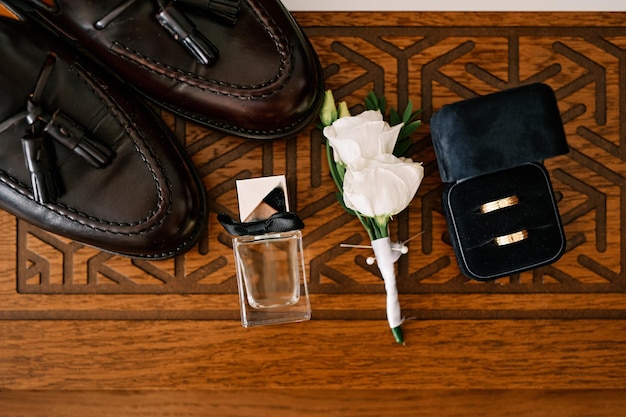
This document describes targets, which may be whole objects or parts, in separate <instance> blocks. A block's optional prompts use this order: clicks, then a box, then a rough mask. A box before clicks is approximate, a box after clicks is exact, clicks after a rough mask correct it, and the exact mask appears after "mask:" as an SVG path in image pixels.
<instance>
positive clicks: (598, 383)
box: [0, 12, 626, 417]
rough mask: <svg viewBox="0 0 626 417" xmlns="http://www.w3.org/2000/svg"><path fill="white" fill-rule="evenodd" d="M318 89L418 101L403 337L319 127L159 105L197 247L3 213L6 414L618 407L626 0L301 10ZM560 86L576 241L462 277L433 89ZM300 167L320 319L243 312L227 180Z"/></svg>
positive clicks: (556, 178) (400, 221)
mask: <svg viewBox="0 0 626 417" xmlns="http://www.w3.org/2000/svg"><path fill="white" fill-rule="evenodd" d="M295 17H296V19H297V21H298V22H299V23H300V24H301V25H302V26H303V28H304V30H305V33H306V34H307V35H308V37H309V39H310V40H311V42H312V44H313V46H314V47H315V49H316V51H317V53H318V55H319V57H320V61H321V62H322V66H323V68H324V74H325V77H326V80H327V86H328V88H331V89H333V91H335V95H336V97H337V98H338V99H343V100H346V101H348V104H349V105H350V106H351V107H352V108H353V109H355V110H358V109H359V105H360V103H362V100H363V97H364V96H365V94H367V92H368V91H370V90H374V91H376V92H378V93H380V94H385V96H386V97H388V99H389V101H390V103H392V105H394V106H396V107H401V106H403V105H405V104H406V103H407V101H408V100H412V101H413V103H414V105H415V107H418V108H422V109H423V110H424V112H423V121H424V126H423V127H422V128H420V130H418V132H416V135H415V138H414V144H413V145H412V147H411V149H410V150H409V156H410V157H412V158H414V159H416V160H420V161H423V162H424V166H425V169H426V178H425V180H424V182H423V184H422V186H421V187H420V190H419V191H418V195H417V197H416V199H415V202H414V203H412V205H411V207H410V208H409V210H407V212H405V213H403V214H401V215H399V216H397V218H396V219H395V220H394V225H393V228H392V232H393V234H394V236H395V237H397V238H398V239H399V240H402V239H406V238H408V237H410V236H412V235H413V234H415V233H417V232H420V231H422V230H423V231H425V233H424V235H423V236H421V237H420V239H417V240H416V241H413V242H411V244H410V252H409V254H408V255H407V256H406V257H405V258H403V260H401V261H400V263H399V264H398V281H399V283H398V285H399V289H400V293H401V294H400V298H401V304H402V307H403V313H404V314H405V315H406V317H407V321H406V322H405V324H404V329H405V335H406V339H407V345H406V346H401V345H397V344H395V343H394V342H393V338H392V337H391V334H390V332H389V329H388V328H387V327H386V322H385V319H384V318H385V315H384V314H385V313H384V307H383V303H384V290H383V289H382V285H381V283H380V280H379V277H378V275H377V274H376V271H375V269H372V268H369V267H368V266H367V265H366V263H365V257H366V256H368V253H367V252H365V253H363V252H358V251H355V250H343V249H339V246H338V244H339V243H341V242H351V243H360V242H363V241H364V239H365V237H364V236H363V230H362V228H361V227H360V225H359V224H358V223H357V222H355V221H354V220H353V219H352V218H350V216H348V215H346V214H344V213H343V212H342V210H341V208H340V207H338V205H337V203H336V202H335V200H334V196H333V192H334V190H333V185H332V182H331V181H330V180H329V179H328V177H327V167H326V166H325V164H324V161H323V158H321V157H320V155H321V151H322V150H323V147H322V145H321V138H320V136H319V132H318V131H317V129H316V128H314V127H313V126H312V127H311V128H310V129H306V130H305V131H303V132H301V133H300V134H299V135H298V136H297V137H294V138H289V139H286V140H281V141H274V142H257V141H249V140H245V139H241V138H236V137H230V136H227V135H224V134H221V133H219V132H213V131H210V130H208V129H205V128H201V127H199V126H196V125H194V124H193V123H189V122H185V121H183V120H180V119H177V118H173V117H171V116H170V115H167V114H164V115H163V117H164V119H165V120H166V122H167V123H168V124H169V125H170V126H171V127H172V129H173V130H174V132H175V133H176V135H177V136H178V138H180V140H182V141H183V143H184V144H185V145H186V147H187V149H188V151H189V153H190V155H191V156H192V158H193V160H194V162H195V163H196V166H197V168H198V171H199V173H200V174H201V176H202V177H203V179H204V181H205V185H206V187H207V192H208V194H209V197H210V202H211V204H212V206H211V223H210V225H209V229H208V232H207V236H206V239H205V240H203V242H201V243H200V245H199V247H198V248H194V249H193V250H192V251H191V252H190V253H189V254H186V255H184V256H181V257H178V258H176V259H174V260H168V261H160V262H141V261H131V260H127V259H123V258H120V257H114V256H111V255H108V254H104V253H100V252H99V251H97V250H95V249H92V248H87V247H84V246H82V245H80V244H77V243H76V242H71V241H67V240H66V239H64V238H61V237H58V236H53V235H50V234H48V233H46V232H43V231H41V230H38V229H36V228H33V227H32V226H30V225H28V224H26V223H24V222H21V221H18V220H16V219H15V218H14V217H12V216H10V215H8V214H7V213H0V231H1V232H2V233H1V234H0V236H1V238H0V416H8V417H9V416H10V417H12V416H67V417H73V416H93V417H99V416H113V415H115V416H130V417H134V416H166V415H168V416H174V415H175V416H200V415H215V416H253V415H254V416H259V415H263V416H264V415H267V416H275V417H282V416H294V415H299V414H300V415H307V416H335V415H337V416H339V415H341V416H360V417H362V416H409V415H410V416H427V415H428V416H475V415H484V416H500V415H507V416H512V417H513V416H537V417H544V416H555V417H556V416H590V417H591V416H599V417H603V416H618V415H622V414H623V410H625V409H626V274H625V266H626V265H625V262H626V244H625V242H626V240H625V239H624V236H625V233H626V228H625V227H624V222H625V221H626V210H625V207H624V204H623V199H624V194H623V193H624V190H625V186H626V164H625V161H626V150H625V145H624V144H623V138H624V137H625V136H624V135H625V134H626V88H624V83H625V82H626V14H624V13H417V12H415V13H304V12H302V13H297V14H295ZM531 81H539V82H546V83H548V84H549V85H551V86H552V87H553V88H554V89H555V92H556V93H557V97H558V99H559V107H560V110H561V114H562V118H563V121H564V125H565V129H566V133H567V135H568V142H569V144H570V148H571V152H570V153H569V154H568V155H565V156H562V157H558V158H554V159H551V160H548V161H546V166H547V168H548V169H549V171H550V174H551V178H552V181H553V185H554V188H555V192H556V194H557V196H558V200H559V210H560V212H561V216H562V219H563V223H564V228H565V232H566V237H567V240H568V247H567V251H566V254H565V255H564V256H563V258H561V259H560V260H559V261H558V262H556V263H555V264H554V265H551V266H547V267H543V268H540V269H538V270H534V271H529V272H526V273H523V274H518V275H515V276H511V277H506V278H502V279H499V280H496V281H494V282H490V283H477V282H473V281H470V280H468V279H466V278H464V277H463V276H462V275H461V274H460V272H459V270H458V267H457V266H456V261H455V258H454V254H453V251H452V249H451V247H450V245H449V243H447V241H446V226H445V220H444V218H443V215H442V213H441V206H440V201H439V200H438V199H439V198H440V196H441V190H442V186H443V185H442V184H441V179H440V178H439V173H438V170H437V165H436V162H435V157H434V153H433V150H432V144H431V142H430V137H429V131H428V120H429V118H430V116H431V115H432V114H433V112H435V111H437V109H438V108H440V107H441V106H442V105H443V104H446V103H449V102H452V101H456V100H459V99H463V98H469V97H473V96H476V95H482V94H487V93H489V92H493V91H498V90H501V89H504V88H507V87H512V86H515V85H520V84H523V83H526V82H531ZM283 173H286V174H287V176H288V186H289V191H290V195H291V196H292V197H293V199H294V202H293V205H295V207H296V208H297V210H298V212H299V213H301V214H302V216H303V218H304V219H305V223H306V228H305V231H304V232H305V234H304V241H305V257H306V259H307V268H308V271H307V274H308V279H309V286H310V290H311V304H312V308H313V319H312V320H311V321H309V322H303V323H297V324H286V325H278V326H267V327H260V328H253V329H244V328H242V327H241V323H240V321H239V308H238V300H237V297H238V296H237V288H236V283H235V281H234V269H233V266H232V252H231V248H230V241H229V238H228V236H226V235H225V234H224V233H223V232H222V231H221V230H220V227H219V225H218V224H217V222H216V220H215V216H216V214H217V213H219V212H221V211H225V212H229V213H233V214H234V213H236V207H237V206H236V199H235V197H234V183H233V182H234V179H236V178H245V177H251V176H259V175H271V174H283Z"/></svg>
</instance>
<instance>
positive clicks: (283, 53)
mask: <svg viewBox="0 0 626 417" xmlns="http://www.w3.org/2000/svg"><path fill="white" fill-rule="evenodd" d="M252 3H253V2H252V1H250V4H252ZM254 5H255V7H252V8H251V10H252V11H253V13H254V18H255V19H256V21H257V22H258V23H259V24H260V25H261V27H263V28H264V30H265V32H266V33H267V34H268V36H269V37H270V39H272V41H273V43H274V47H275V48H276V52H277V53H278V55H279V56H280V64H279V67H278V71H277V72H276V74H275V75H274V77H272V78H271V79H269V80H267V81H265V82H262V83H258V84H249V85H245V84H233V83H227V82H224V81H220V80H215V79H210V78H205V77H201V76H199V75H198V74H194V73H190V72H187V71H183V70H181V69H179V68H175V67H172V66H171V65H167V64H165V63H163V62H160V61H157V60H155V59H153V58H151V57H148V56H145V55H143V54H142V53H141V52H139V51H136V50H134V49H132V48H129V47H128V46H126V45H123V44H122V43H120V42H118V41H113V45H112V47H111V49H110V51H111V52H112V53H114V54H115V55H116V56H118V57H119V58H122V59H124V60H126V61H128V62H130V63H132V64H134V65H138V66H140V67H141V68H143V69H144V70H147V71H149V72H151V73H153V74H156V75H158V76H161V77H165V78H169V79H172V80H175V81H177V82H180V83H183V84H186V85H188V86H190V87H193V88H197V89H200V90H203V91H210V92H212V93H214V94H217V95H222V96H226V97H232V98H237V99H246V100H262V99H266V98H268V97H272V96H274V95H276V94H277V93H278V92H280V91H281V90H282V89H284V88H285V86H286V85H287V84H288V80H290V79H291V77H292V75H293V72H294V63H293V60H288V58H287V57H289V56H291V55H292V54H291V53H290V52H291V45H290V43H289V42H288V41H287V40H286V37H285V34H284V32H283V30H282V28H280V27H279V26H278V25H277V24H276V22H275V20H274V19H273V18H272V16H271V15H270V14H269V13H268V12H267V9H266V8H265V7H264V6H263V5H261V4H257V3H256V2H255V4H254ZM257 8H258V10H257ZM261 14H263V16H261ZM264 20H265V21H267V22H269V24H265V22H264ZM275 31H276V32H277V33H274V32H275ZM120 51H126V52H128V53H127V54H124V53H121V52H120ZM129 55H134V56H137V57H139V58H140V59H139V60H137V59H133V58H132V56H129ZM141 60H143V61H146V62H150V63H152V64H154V65H155V66H158V67H161V68H163V69H164V70H167V71H168V72H171V73H173V74H179V76H178V77H177V76H174V75H170V74H168V73H167V72H165V71H157V70H155V69H154V68H151V67H149V66H147V65H145V64H143V63H141ZM288 61H289V62H288ZM285 69H287V71H286V72H285ZM281 79H282V80H283V81H282V82H280V81H281ZM278 82H280V84H278V85H277V86H276V88H274V89H273V90H272V91H271V92H267V93H260V94H245V93H235V92H228V91H222V90H220V89H219V88H218V87H223V88H230V89H239V90H243V91H250V90H256V89H263V88H267V87H271V86H272V85H274V84H277V83H278Z"/></svg>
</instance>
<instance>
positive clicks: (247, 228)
mask: <svg viewBox="0 0 626 417" xmlns="http://www.w3.org/2000/svg"><path fill="white" fill-rule="evenodd" d="M217 220H218V221H219V222H220V223H221V224H222V226H224V229H226V231H227V232H228V233H230V234H231V235H233V236H258V235H263V234H265V233H280V232H290V231H292V230H300V229H303V228H304V222H302V220H301V219H300V217H298V215H297V214H296V213H293V212H290V211H283V212H279V213H274V214H273V215H271V216H270V217H268V218H267V219H265V220H259V221H255V222H238V221H236V220H234V219H233V218H232V217H230V216H229V215H228V214H219V215H218V216H217Z"/></svg>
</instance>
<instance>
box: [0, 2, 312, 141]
mask: <svg viewBox="0 0 626 417" xmlns="http://www.w3.org/2000/svg"><path fill="white" fill-rule="evenodd" d="M5 1H7V2H8V3H9V4H12V5H13V6H14V7H15V8H17V9H19V10H20V11H21V12H22V13H25V14H26V15H28V16H29V17H30V18H31V19H33V20H36V21H37V22H38V23H39V24H40V25H41V26H43V27H46V28H47V29H49V30H50V31H51V32H52V33H54V34H56V35H59V36H61V37H62V38H64V39H66V40H68V41H70V42H71V43H72V45H73V46H74V47H76V48H80V49H82V50H84V52H86V53H87V54H89V55H90V56H91V57H92V58H94V59H95V60H97V61H99V62H100V63H101V64H102V65H103V66H104V67H105V68H107V69H109V70H110V71H112V72H114V73H116V74H117V75H119V77H120V78H122V79H123V80H125V81H127V82H128V83H129V84H130V85H131V86H132V87H134V88H135V89H136V90H137V91H138V92H139V93H141V94H142V95H143V96H145V97H147V98H149V99H150V100H152V101H154V102H155V103H157V104H158V105H160V106H161V107H164V108H166V109H168V110H169V111H170V112H173V113H175V114H178V115H181V116H183V117H186V118H188V119H191V120H193V121H195V122H198V123H200V124H203V125H206V126H209V127H211V128H215V129H219V130H222V131H225V132H227V133H230V134H235V135H238V136H243V137H249V138H257V139H270V138H279V137H286V136H289V135H293V134H295V133H297V132H298V131H299V130H301V129H302V128H304V127H306V126H307V125H309V124H310V123H311V122H312V121H313V119H314V118H315V117H316V115H317V110H318V107H319V105H320V103H321V99H322V97H323V89H324V86H323V75H322V72H321V70H320V64H319V60H318V59H317V56H316V55H315V52H314V50H313V48H312V47H311V45H310V43H309V42H308V40H307V38H306V36H305V35H304V34H303V33H302V31H301V29H300V28H299V26H298V25H297V23H296V22H295V21H294V19H293V18H292V16H291V15H290V14H289V12H288V11H287V10H286V9H285V8H284V6H283V5H282V3H281V2H280V0H167V1H166V0H99V1H87V0H5Z"/></svg>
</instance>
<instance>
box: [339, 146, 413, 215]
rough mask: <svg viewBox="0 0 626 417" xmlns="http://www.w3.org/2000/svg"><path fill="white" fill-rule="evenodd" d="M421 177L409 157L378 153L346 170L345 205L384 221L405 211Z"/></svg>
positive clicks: (344, 184) (344, 183) (344, 185)
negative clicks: (357, 166)
mask: <svg viewBox="0 0 626 417" xmlns="http://www.w3.org/2000/svg"><path fill="white" fill-rule="evenodd" d="M423 178H424V168H423V167H422V164H421V163H418V162H413V161H412V160H411V159H410V158H396V157H395V156H393V155H390V154H387V155H379V156H377V157H376V158H373V159H367V160H363V164H362V167H361V169H357V170H352V169H348V170H347V171H346V175H345V177H344V182H343V199H344V203H345V204H346V206H347V207H348V208H350V209H352V210H355V211H357V212H359V213H361V214H362V215H364V216H367V217H373V218H377V219H379V220H384V221H387V220H388V219H389V217H391V216H394V215H396V214H398V213H400V212H401V211H402V210H404V209H405V208H406V207H407V206H408V205H409V203H411V200H413V197H415V193H416V192H417V189H418V188H419V186H420V184H421V182H422V179H423Z"/></svg>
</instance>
